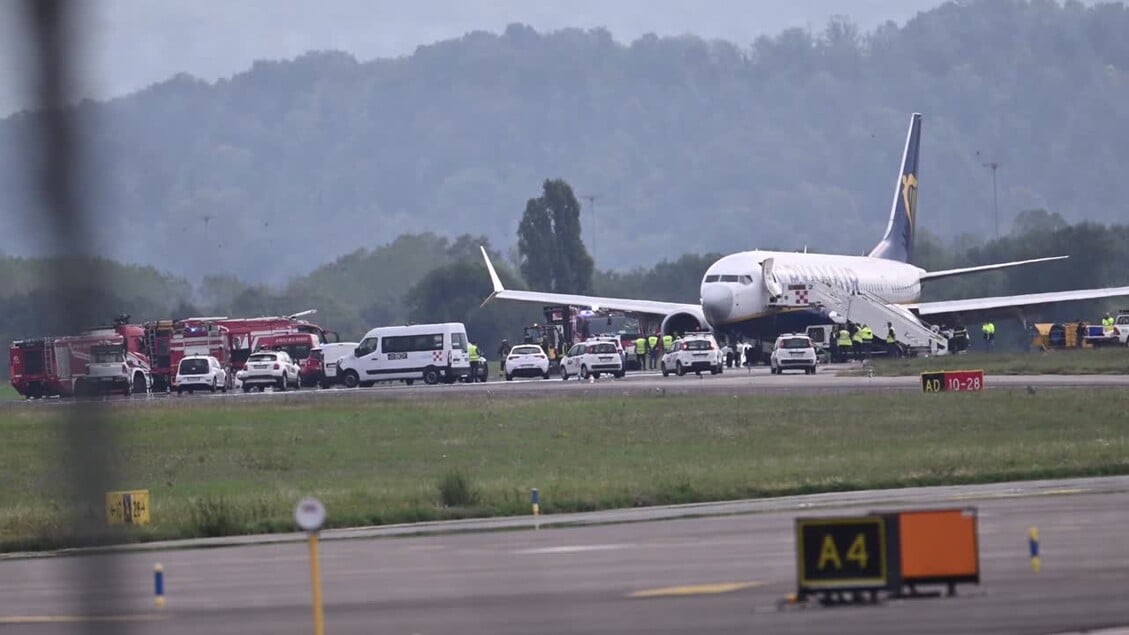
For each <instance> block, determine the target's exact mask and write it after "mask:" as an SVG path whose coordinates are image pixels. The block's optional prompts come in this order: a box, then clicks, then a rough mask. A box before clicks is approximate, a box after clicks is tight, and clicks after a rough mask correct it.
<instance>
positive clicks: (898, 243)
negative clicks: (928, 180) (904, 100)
mask: <svg viewBox="0 0 1129 635" xmlns="http://www.w3.org/2000/svg"><path fill="white" fill-rule="evenodd" d="M920 147H921V113H917V112H915V113H913V115H911V116H910V120H909V132H908V133H907V134H906V149H905V153H904V154H903V155H902V170H901V172H900V173H899V174H898V183H897V185H896V186H895V187H894V203H893V205H892V206H891V209H890V222H889V224H888V225H886V235H885V236H883V237H882V240H881V241H880V242H879V243H878V244H877V245H875V246H874V249H871V250H870V253H869V254H867V255H868V256H870V257H871V258H885V259H886V260H899V261H901V262H909V261H910V259H911V258H913V232H914V221H916V220H917V159H918V156H919V150H920Z"/></svg>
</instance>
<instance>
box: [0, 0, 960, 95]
mask: <svg viewBox="0 0 1129 635" xmlns="http://www.w3.org/2000/svg"><path fill="white" fill-rule="evenodd" d="M941 3H942V0H570V1H568V2H562V1H561V0H222V1H221V0H82V1H81V2H76V3H75V4H76V5H78V6H80V7H81V8H82V9H83V19H82V21H81V24H80V28H79V34H80V36H81V38H82V61H83V64H84V81H83V84H82V86H81V87H80V92H81V95H80V96H83V97H95V98H105V97H110V96H118V95H123V94H126V93H129V92H133V91H136V90H138V89H140V88H144V87H145V86H148V85H149V84H153V83H155V82H159V81H162V80H165V79H168V78H169V77H171V76H173V75H175V74H176V73H179V72H186V73H190V74H192V75H195V76H197V77H200V78H203V79H207V80H214V79H217V78H220V77H227V76H231V75H233V74H235V73H238V72H240V71H243V70H245V69H247V68H249V67H250V65H251V63H252V62H253V61H254V60H256V59H282V58H292V57H295V56H297V55H300V54H302V53H304V52H306V51H309V50H316V49H339V50H344V51H348V52H350V53H352V54H353V55H354V56H356V57H357V58H358V59H361V60H368V59H372V58H375V57H390V56H399V55H407V54H410V53H412V51H414V50H415V48H416V47H417V46H419V45H421V44H430V43H432V42H435V41H437V40H443V39H448V38H452V37H458V36H461V35H463V34H464V33H467V32H468V31H474V30H487V31H493V32H500V31H502V30H503V29H504V28H505V26H506V25H507V24H509V23H511V22H521V23H525V24H529V25H531V26H533V27H534V28H536V29H537V30H539V31H547V30H553V29H559V28H564V27H581V28H591V27H597V26H603V27H606V28H608V30H610V31H611V32H612V34H613V35H614V36H615V37H616V39H618V40H620V41H631V40H632V39H635V38H636V37H638V36H640V35H642V34H644V33H647V32H653V33H657V34H659V35H680V34H684V33H692V34H694V35H699V36H701V37H705V38H718V39H725V40H730V41H733V42H736V43H738V44H747V43H750V42H752V41H753V39H755V38H756V37H757V36H758V35H761V34H765V33H769V34H774V33H778V32H780V31H781V30H783V29H785V28H787V27H791V26H799V27H811V28H812V29H816V30H818V29H820V28H822V26H823V25H824V24H825V23H826V22H827V19H828V18H829V17H831V16H832V15H836V14H841V15H849V16H850V17H851V18H853V19H854V20H855V21H856V22H857V23H858V24H859V25H860V26H861V27H863V28H864V30H869V29H870V28H872V27H873V26H875V25H877V24H879V23H881V22H883V21H885V20H894V21H896V22H898V23H903V22H905V20H907V19H908V18H910V17H912V16H913V15H914V14H916V13H917V12H918V11H920V10H923V9H929V8H932V7H934V6H937V5H939V4H941ZM20 5H21V2H17V0H3V1H0V117H2V116H5V115H8V114H10V113H11V112H12V111H14V110H17V109H19V108H21V107H24V106H26V105H27V104H28V103H29V99H28V98H27V95H28V89H27V86H26V85H25V78H24V76H23V73H22V70H23V69H24V68H26V65H27V64H28V61H29V57H28V55H27V51H26V47H25V46H23V44H24V42H23V30H22V22H23V16H22V15H21V14H20V13H19V12H18V11H17V9H18V7H19V6H20Z"/></svg>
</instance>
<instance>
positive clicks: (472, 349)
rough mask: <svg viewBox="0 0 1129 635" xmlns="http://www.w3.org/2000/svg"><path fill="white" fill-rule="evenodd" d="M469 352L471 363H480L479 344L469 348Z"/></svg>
mask: <svg viewBox="0 0 1129 635" xmlns="http://www.w3.org/2000/svg"><path fill="white" fill-rule="evenodd" d="M467 352H468V353H470V361H472V362H477V361H478V344H471V345H469V346H467Z"/></svg>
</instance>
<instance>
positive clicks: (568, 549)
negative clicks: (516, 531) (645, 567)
mask: <svg viewBox="0 0 1129 635" xmlns="http://www.w3.org/2000/svg"><path fill="white" fill-rule="evenodd" d="M631 546H632V545H562V546H560V547H536V548H533V549H518V550H517V551H514V553H521V554H544V553H584V552H586V551H614V550H616V549H629V548H631Z"/></svg>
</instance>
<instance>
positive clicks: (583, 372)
mask: <svg viewBox="0 0 1129 635" xmlns="http://www.w3.org/2000/svg"><path fill="white" fill-rule="evenodd" d="M588 376H589V375H588V366H587V365H585V366H581V367H580V378H581V379H588Z"/></svg>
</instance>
